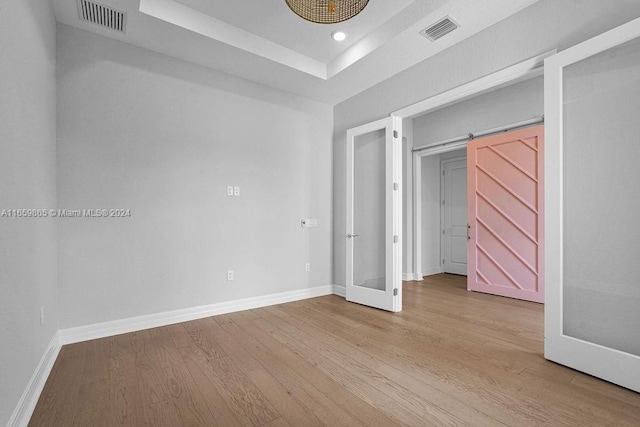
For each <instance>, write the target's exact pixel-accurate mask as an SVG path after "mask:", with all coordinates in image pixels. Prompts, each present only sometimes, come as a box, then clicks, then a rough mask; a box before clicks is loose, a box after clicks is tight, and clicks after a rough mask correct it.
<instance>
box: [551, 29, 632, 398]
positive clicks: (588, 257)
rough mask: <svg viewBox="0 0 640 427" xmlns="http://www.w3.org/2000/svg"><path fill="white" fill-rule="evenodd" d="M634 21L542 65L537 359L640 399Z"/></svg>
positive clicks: (554, 57)
mask: <svg viewBox="0 0 640 427" xmlns="http://www.w3.org/2000/svg"><path fill="white" fill-rule="evenodd" d="M638 111H640V19H636V20H634V21H631V22H629V23H628V24H625V25H623V26H621V27H618V28H616V29H614V30H612V31H609V32H607V33H605V34H602V35H600V36H598V37H596V38H594V39H591V40H589V41H587V42H584V43H582V44H580V45H577V46H575V47H573V48H570V49H567V50H565V51H563V52H561V53H559V54H557V55H555V56H553V57H551V58H549V59H547V61H546V62H545V116H546V123H547V125H546V138H545V139H546V141H547V151H546V156H545V165H546V174H545V181H546V187H545V192H546V225H545V226H546V242H547V245H546V253H545V262H546V271H547V278H546V284H547V289H546V299H545V357H546V358H547V359H550V360H553V361H555V362H558V363H561V364H564V365H567V366H569V367H572V368H574V369H578V370H581V371H584V372H586V373H588V374H591V375H594V376H597V377H600V378H603V379H605V380H608V381H611V382H613V383H616V384H619V385H622V386H624V387H627V388H630V389H632V390H635V391H638V392H640V280H639V278H640V263H639V262H638V259H640V227H639V226H638V219H639V218H640V185H639V183H640V167H638V162H639V160H640V140H639V136H638V135H640V120H638Z"/></svg>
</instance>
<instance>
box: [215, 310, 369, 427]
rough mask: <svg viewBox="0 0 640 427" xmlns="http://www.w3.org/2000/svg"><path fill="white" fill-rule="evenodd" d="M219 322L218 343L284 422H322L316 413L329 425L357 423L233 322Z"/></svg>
mask: <svg viewBox="0 0 640 427" xmlns="http://www.w3.org/2000/svg"><path fill="white" fill-rule="evenodd" d="M240 320H241V319H240ZM223 325H224V326H223V328H224V330H221V331H219V332H218V335H217V337H218V342H220V343H221V344H222V346H223V348H224V350H225V352H226V353H227V354H229V356H230V357H233V358H234V360H235V361H237V362H239V363H241V364H242V368H243V369H244V370H245V371H246V372H247V375H248V376H249V378H250V379H251V380H252V381H253V382H254V384H256V386H257V387H258V389H260V391H262V392H263V393H264V394H265V396H268V397H269V401H270V402H272V404H273V405H274V407H275V408H276V409H277V410H278V412H279V413H280V414H281V415H282V416H283V417H284V418H285V419H286V420H287V421H288V422H290V423H293V424H294V425H305V426H314V425H324V424H323V422H321V421H320V419H319V418H318V416H320V417H322V418H323V419H324V422H325V423H327V424H330V425H335V426H338V425H358V424H360V422H359V421H358V420H357V419H355V418H353V417H352V416H350V415H349V414H347V413H346V412H344V411H343V410H342V409H341V408H339V407H338V406H337V405H335V404H334V403H333V402H331V401H330V400H329V399H327V398H326V397H325V396H322V395H321V394H320V393H318V392H317V390H316V389H315V388H314V387H313V385H312V384H310V383H308V382H307V381H306V380H305V379H304V378H303V377H300V376H299V375H297V374H296V373H295V372H294V371H293V370H292V369H290V368H289V367H288V366H286V365H285V364H284V363H283V362H281V361H280V360H278V359H277V358H276V357H275V356H274V355H273V354H272V353H271V352H269V351H268V350H267V349H265V348H264V347H263V346H262V345H261V344H260V343H258V342H257V341H255V340H254V339H253V338H252V337H250V336H249V335H247V334H246V333H245V332H244V331H243V330H242V329H241V328H240V327H239V326H238V325H236V322H226V323H224V324H223ZM227 331H229V332H227ZM254 355H255V357H254ZM316 413H318V414H319V415H318V416H316V415H315V414H316Z"/></svg>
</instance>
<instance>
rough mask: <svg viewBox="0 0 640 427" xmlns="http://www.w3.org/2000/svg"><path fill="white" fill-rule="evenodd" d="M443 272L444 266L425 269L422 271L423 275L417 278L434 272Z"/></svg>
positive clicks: (431, 274)
mask: <svg viewBox="0 0 640 427" xmlns="http://www.w3.org/2000/svg"><path fill="white" fill-rule="evenodd" d="M441 273H442V268H440V267H436V268H430V269H428V270H424V271H423V272H422V277H420V279H417V280H422V278H423V277H425V276H433V275H434V274H441Z"/></svg>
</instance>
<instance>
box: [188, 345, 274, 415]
mask: <svg viewBox="0 0 640 427" xmlns="http://www.w3.org/2000/svg"><path fill="white" fill-rule="evenodd" d="M186 350H190V351H188V352H187V351H186ZM181 351H183V357H185V358H187V359H190V361H191V362H193V363H195V364H198V365H199V368H200V371H201V372H205V373H206V375H207V377H208V378H209V379H210V380H211V382H212V383H213V384H214V386H215V387H216V388H217V390H218V392H219V394H220V395H222V397H223V399H224V400H225V401H226V403H227V405H228V406H229V407H231V408H232V409H233V410H234V412H236V413H238V414H242V415H243V416H244V417H246V418H248V419H249V420H251V422H252V424H253V425H255V426H261V425H263V424H266V423H268V422H270V421H273V420H275V419H276V418H280V414H279V413H278V412H277V411H276V409H275V408H274V407H273V406H272V405H271V403H270V402H269V400H268V399H267V398H266V397H265V396H264V395H263V394H262V392H260V390H258V388H257V387H256V386H255V385H254V384H253V382H251V380H250V379H249V378H248V377H247V375H246V374H245V373H244V372H242V370H241V369H240V368H239V367H238V366H237V364H236V363H235V362H234V361H233V360H232V359H231V358H230V357H228V356H225V357H220V358H217V359H213V360H206V359H203V358H201V357H200V354H199V353H198V352H197V351H194V349H193V348H191V349H187V348H183V349H181Z"/></svg>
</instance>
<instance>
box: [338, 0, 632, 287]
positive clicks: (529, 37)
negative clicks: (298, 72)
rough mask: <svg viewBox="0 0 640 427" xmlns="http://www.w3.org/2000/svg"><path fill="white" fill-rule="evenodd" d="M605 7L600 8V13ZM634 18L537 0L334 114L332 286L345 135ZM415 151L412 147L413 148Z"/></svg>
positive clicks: (592, 4) (616, 8) (618, 6)
mask: <svg viewBox="0 0 640 427" xmlns="http://www.w3.org/2000/svg"><path fill="white" fill-rule="evenodd" d="M605 6H606V7H605ZM638 16H640V2H638V1H637V0H619V1H616V2H615V5H613V4H610V3H606V4H605V3H603V2H602V0H561V1H558V0H540V1H539V2H537V3H535V4H534V5H532V6H530V7H528V8H526V9H524V10H523V11H521V12H519V13H517V14H515V15H513V16H512V17H509V18H507V19H505V20H503V21H501V22H499V23H498V24H496V25H494V26H492V27H490V28H488V29H486V30H484V31H482V32H480V33H478V34H476V35H475V36H473V37H471V38H470V39H467V40H465V41H463V42H460V43H458V44H457V45H455V46H453V47H451V48H450V49H448V50H446V51H444V52H442V53H440V54H438V55H436V56H434V57H433V58H430V59H428V60H426V61H424V62H421V63H420V64H417V65H415V66H413V67H411V68H409V69H408V70H405V71H403V72H401V73H399V74H397V75H395V76H394V77H392V78H390V79H388V80H385V81H384V82H382V83H380V84H378V85H376V86H374V87H372V88H371V89H368V90H366V91H364V92H362V93H360V94H358V95H356V96H354V97H352V98H350V99H348V100H347V101H345V102H343V103H341V104H339V105H337V106H336V107H335V108H334V146H335V150H334V158H333V161H334V181H333V182H334V186H333V189H334V194H333V202H334V250H333V255H334V270H333V273H334V282H335V283H337V284H343V283H344V277H345V254H344V235H345V186H344V185H345V179H344V176H345V171H346V166H345V150H344V144H345V142H344V141H345V134H346V130H347V129H348V128H351V127H354V126H357V125H361V124H363V123H367V122H370V121H373V120H376V119H379V118H381V117H385V116H387V115H388V114H389V113H391V112H393V111H395V110H398V109H400V108H402V107H405V106H407V105H410V104H413V103H415V102H418V101H420V100H423V99H425V98H429V97H431V96H433V95H436V94H438V93H441V92H444V91H446V90H448V89H451V88H454V87H456V86H459V85H461V84H464V83H467V82H470V81H473V80H475V79H478V78H480V77H482V76H485V75H488V74H491V73H492V72H495V71H498V70H501V69H503V68H505V67H508V66H510V65H513V64H515V63H518V62H520V61H523V60H525V59H528V58H531V57H533V56H535V55H538V54H541V53H544V52H548V51H550V50H552V49H558V50H563V49H566V48H567V47H570V46H573V45H575V44H577V43H579V42H581V41H584V40H586V39H588V38H591V37H593V36H595V35H597V34H600V33H602V32H604V31H607V30H609V29H611V28H614V27H616V26H618V25H621V24H623V23H625V22H628V21H630V20H632V19H633V18H636V17H638ZM415 144H416V145H418V142H417V141H416V142H415Z"/></svg>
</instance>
